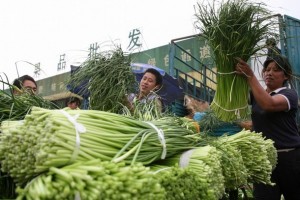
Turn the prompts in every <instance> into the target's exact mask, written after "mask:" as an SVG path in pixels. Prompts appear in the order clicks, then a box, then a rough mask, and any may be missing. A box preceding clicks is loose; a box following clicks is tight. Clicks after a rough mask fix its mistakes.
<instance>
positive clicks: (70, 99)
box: [67, 97, 81, 106]
mask: <svg viewBox="0 0 300 200" xmlns="http://www.w3.org/2000/svg"><path fill="white" fill-rule="evenodd" d="M74 102H76V103H77V105H78V106H80V104H81V101H80V99H79V98H78V97H70V98H69V100H68V102H67V104H69V103H74Z"/></svg>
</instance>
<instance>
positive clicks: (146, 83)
mask: <svg viewBox="0 0 300 200" xmlns="http://www.w3.org/2000/svg"><path fill="white" fill-rule="evenodd" d="M156 86H157V84H156V77H155V75H154V74H152V73H149V72H146V73H145V74H144V76H143V77H142V80H141V81H140V92H141V93H143V94H144V95H148V94H149V93H150V91H152V90H154V89H155V87H156Z"/></svg>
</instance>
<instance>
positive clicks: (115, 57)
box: [68, 47, 136, 113]
mask: <svg viewBox="0 0 300 200" xmlns="http://www.w3.org/2000/svg"><path fill="white" fill-rule="evenodd" d="M83 83H85V84H83ZM68 84H69V85H70V87H71V89H74V88H76V87H79V88H80V87H81V91H79V93H78V94H79V95H83V94H85V93H86V92H87V91H88V93H89V94H90V96H89V98H90V102H89V109H91V110H101V111H110V112H114V113H119V112H120V111H121V110H122V108H123V105H125V104H126V99H127V97H126V95H127V94H129V93H130V92H133V91H134V87H135V86H136V78H135V75H134V74H133V72H132V69H131V67H130V56H128V55H125V54H124V52H123V51H122V49H121V48H120V47H115V49H112V50H108V51H102V52H99V53H97V54H96V55H95V56H92V57H90V58H88V59H87V60H86V61H85V62H83V63H82V64H81V65H80V69H79V70H77V71H76V72H75V73H74V74H72V75H71V78H70V80H68Z"/></svg>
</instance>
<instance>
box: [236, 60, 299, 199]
mask: <svg viewBox="0 0 300 200" xmlns="http://www.w3.org/2000/svg"><path fill="white" fill-rule="evenodd" d="M235 69H236V73H237V74H239V75H241V76H244V77H245V79H246V80H247V82H248V85H249V86H250V88H251V105H252V108H251V109H252V113H251V118H252V125H253V130H254V131H255V132H257V133H260V132H261V133H262V134H263V136H264V137H265V138H266V139H271V140H273V141H274V146H275V148H276V149H277V156H278V158H277V165H276V166H275V169H274V170H273V172H272V175H271V181H272V182H273V183H275V185H274V186H271V185H265V184H263V183H254V184H253V188H254V190H253V191H254V192H253V195H254V198H255V199H270V200H280V199H281V195H283V197H284V199H286V200H297V199H300V135H299V132H298V127H297V123H296V115H297V111H298V95H297V93H296V91H295V90H294V89H291V88H289V86H290V84H291V82H290V81H291V79H292V67H291V65H290V63H289V61H288V59H287V58H286V57H284V56H281V55H276V56H274V55H273V56H272V57H270V56H269V57H268V58H267V59H266V61H265V62H264V64H263V70H262V77H263V79H264V82H265V85H266V88H263V87H262V85H261V84H260V82H259V81H258V79H257V78H256V76H255V75H254V72H253V71H252V69H251V68H250V67H249V65H248V64H247V62H245V61H243V60H241V59H238V63H237V65H236V68H235ZM289 83H290V84H289Z"/></svg>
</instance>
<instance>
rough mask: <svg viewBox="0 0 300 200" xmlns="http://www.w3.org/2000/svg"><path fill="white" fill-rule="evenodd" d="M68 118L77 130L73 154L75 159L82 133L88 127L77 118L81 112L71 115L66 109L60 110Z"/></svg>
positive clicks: (72, 157) (72, 158) (72, 159)
mask: <svg viewBox="0 0 300 200" xmlns="http://www.w3.org/2000/svg"><path fill="white" fill-rule="evenodd" d="M59 111H60V112H61V113H62V114H63V115H64V116H65V117H67V119H68V120H69V121H70V122H71V123H72V124H73V125H74V128H75V132H76V144H75V150H74V151H73V154H72V156H71V161H74V160H75V159H76V158H77V156H78V153H79V148H80V133H85V132H86V128H85V127H84V126H83V125H82V124H80V123H78V122H77V121H76V120H77V118H78V117H79V114H76V115H74V116H71V115H70V114H69V113H67V112H66V111H65V110H59Z"/></svg>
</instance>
